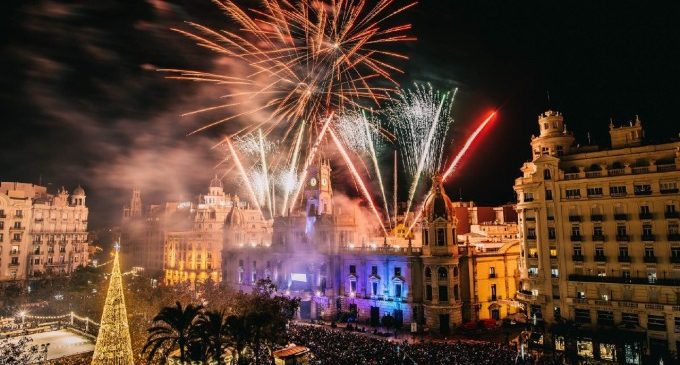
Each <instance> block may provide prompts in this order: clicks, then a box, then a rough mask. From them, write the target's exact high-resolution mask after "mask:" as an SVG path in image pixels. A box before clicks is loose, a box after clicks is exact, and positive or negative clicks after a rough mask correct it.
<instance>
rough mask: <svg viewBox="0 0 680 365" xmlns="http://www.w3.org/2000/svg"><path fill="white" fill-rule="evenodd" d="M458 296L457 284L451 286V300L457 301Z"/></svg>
mask: <svg viewBox="0 0 680 365" xmlns="http://www.w3.org/2000/svg"><path fill="white" fill-rule="evenodd" d="M458 298H459V294H458V284H456V285H454V286H453V299H454V300H458Z"/></svg>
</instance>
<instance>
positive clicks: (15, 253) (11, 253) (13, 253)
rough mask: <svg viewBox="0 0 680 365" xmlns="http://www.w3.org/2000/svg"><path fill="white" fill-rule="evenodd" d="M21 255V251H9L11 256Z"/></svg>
mask: <svg viewBox="0 0 680 365" xmlns="http://www.w3.org/2000/svg"><path fill="white" fill-rule="evenodd" d="M19 253H21V251H20V250H11V251H9V254H10V255H12V256H15V255H18V254H19Z"/></svg>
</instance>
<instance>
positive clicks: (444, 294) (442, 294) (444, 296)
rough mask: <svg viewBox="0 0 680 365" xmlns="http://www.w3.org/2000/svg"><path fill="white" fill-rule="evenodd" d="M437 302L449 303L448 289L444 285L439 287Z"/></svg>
mask: <svg viewBox="0 0 680 365" xmlns="http://www.w3.org/2000/svg"><path fill="white" fill-rule="evenodd" d="M439 301H440V302H448V301H449V287H448V286H446V285H440V286H439Z"/></svg>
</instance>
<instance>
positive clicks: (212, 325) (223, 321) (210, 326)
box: [193, 310, 231, 362]
mask: <svg viewBox="0 0 680 365" xmlns="http://www.w3.org/2000/svg"><path fill="white" fill-rule="evenodd" d="M227 319H228V318H227V317H226V316H225V312H224V311H217V310H213V311H209V312H205V313H202V314H201V315H200V316H199V317H198V319H197V320H196V324H195V325H194V328H193V330H194V333H195V337H196V339H200V340H201V342H203V345H204V346H205V349H206V351H205V356H204V359H202V360H203V361H204V362H207V360H208V357H212V359H214V360H216V361H218V362H219V360H220V356H221V355H222V353H223V351H224V348H225V347H226V346H227V345H228V342H229V339H230V338H231V336H230V335H229V332H228V329H229V326H228V322H227Z"/></svg>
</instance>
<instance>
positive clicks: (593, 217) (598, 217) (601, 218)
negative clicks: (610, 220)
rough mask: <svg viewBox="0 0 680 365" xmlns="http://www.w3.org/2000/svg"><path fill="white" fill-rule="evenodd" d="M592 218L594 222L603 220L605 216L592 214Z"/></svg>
mask: <svg viewBox="0 0 680 365" xmlns="http://www.w3.org/2000/svg"><path fill="white" fill-rule="evenodd" d="M590 220H591V221H592V222H602V221H603V220H604V216H603V215H602V214H591V215H590Z"/></svg>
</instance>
